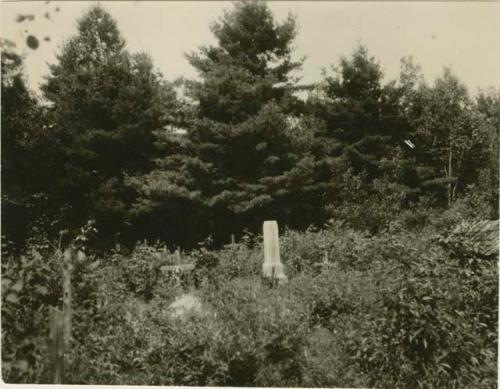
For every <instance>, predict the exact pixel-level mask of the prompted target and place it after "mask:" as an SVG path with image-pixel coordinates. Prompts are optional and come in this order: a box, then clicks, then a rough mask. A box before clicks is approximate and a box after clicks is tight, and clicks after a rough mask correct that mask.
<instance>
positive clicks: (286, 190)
mask: <svg viewBox="0 0 500 389" xmlns="http://www.w3.org/2000/svg"><path fill="white" fill-rule="evenodd" d="M211 29H212V33H213V34H214V36H215V38H216V44H215V45H213V46H205V47H202V48H200V49H199V50H198V51H196V52H193V53H190V54H188V55H187V58H188V60H189V62H190V64H191V65H192V66H193V67H194V68H195V69H196V70H197V71H198V75H199V77H198V78H197V79H196V80H183V81H180V82H179V81H178V82H175V83H172V82H169V81H167V80H166V79H165V78H164V77H163V76H162V75H161V74H160V73H159V72H158V71H157V70H156V69H155V67H154V63H153V60H152V59H151V58H150V57H149V56H148V55H147V54H144V53H137V54H135V53H130V52H129V51H128V50H127V48H126V45H125V41H124V39H123V38H122V37H121V34H120V32H119V30H118V26H117V25H116V23H115V21H114V20H113V18H112V17H111V16H110V15H109V14H108V13H107V12H106V11H105V10H104V9H103V8H101V7H100V6H97V7H93V8H91V9H90V10H89V11H88V12H87V13H86V14H85V15H84V16H83V17H82V18H81V19H80V20H79V23H78V32H77V34H76V35H75V36H73V37H71V38H70V39H69V40H67V41H66V43H65V44H64V46H63V47H62V49H61V51H60V53H59V55H58V57H57V62H56V63H55V64H53V65H51V67H50V74H49V75H48V76H47V77H46V80H45V82H44V84H43V86H42V88H41V89H42V97H41V98H40V99H38V98H36V97H35V96H34V94H33V93H32V92H31V91H29V90H28V87H27V85H26V81H25V78H24V76H23V73H22V58H21V57H20V56H19V55H17V54H16V53H14V52H13V51H9V50H6V49H2V227H3V228H2V234H4V235H5V237H6V238H7V240H10V241H12V242H14V246H16V247H21V246H22V245H23V244H24V242H25V240H26V239H27V238H28V237H29V236H32V235H33V234H36V233H43V234H46V235H47V236H48V237H49V238H50V239H58V237H59V234H60V232H61V231H63V230H67V231H68V232H69V233H68V234H66V235H65V236H67V237H70V238H71V237H73V235H74V233H75V231H78V228H79V227H80V226H81V225H83V224H84V223H86V222H87V221H88V220H95V222H96V227H97V230H98V235H99V239H98V240H97V241H99V242H100V243H99V245H100V246H99V247H97V248H99V249H105V248H109V247H112V246H114V245H115V244H116V243H121V244H125V245H127V246H133V245H134V244H135V242H136V241H138V240H140V239H144V238H149V239H156V238H158V239H160V240H162V241H164V242H166V243H167V244H169V245H171V246H173V245H180V246H182V247H186V248H189V247H193V245H195V244H196V243H197V242H199V241H201V240H203V239H204V238H206V237H207V236H209V235H211V236H212V237H213V238H214V241H215V243H216V244H223V243H226V242H227V241H228V240H229V239H230V238H229V236H230V234H236V236H237V237H238V236H241V235H242V234H243V232H244V231H245V230H248V231H256V230H257V229H258V228H260V225H261V222H262V220H265V219H276V220H278V221H279V222H280V225H281V226H287V227H289V228H292V229H299V230H302V229H305V228H307V227H308V226H310V225H316V226H321V225H323V224H324V223H325V222H327V221H328V220H330V219H332V218H333V219H341V220H345V221H346V222H347V223H349V224H350V225H351V227H353V228H355V229H358V230H367V231H369V232H371V233H375V232H378V231H380V230H383V229H384V228H388V227H389V225H391V223H395V222H398V223H403V224H404V226H405V227H407V228H418V227H419V226H422V225H423V224H425V222H426V220H427V219H428V218H429V217H431V215H432V214H433V213H434V212H440V211H442V210H444V209H450V208H456V210H457V212H459V213H462V214H463V216H467V213H470V214H471V215H474V216H475V217H477V218H498V163H497V162H498V137H499V128H500V91H499V90H497V89H493V88H491V89H490V90H486V91H481V92H480V93H479V94H478V95H477V96H476V97H471V96H470V95H469V93H468V91H467V89H466V87H465V86H464V84H463V83H461V82H460V80H459V79H458V78H457V77H456V76H455V75H453V74H452V73H451V72H450V71H449V70H448V69H445V70H444V71H443V73H442V75H441V76H440V77H439V78H438V79H436V80H435V81H434V82H433V83H428V82H426V81H425V80H424V79H423V76H422V74H421V72H420V70H419V67H418V66H416V65H415V64H414V63H413V62H412V60H411V59H408V58H405V59H403V60H402V61H401V72H400V75H399V77H398V79H396V80H386V79H385V78H384V75H383V72H382V70H381V66H380V64H379V62H378V61H377V60H376V59H375V58H374V57H372V56H371V55H370V54H369V52H368V49H367V48H366V47H363V46H359V47H356V48H355V49H354V51H353V53H351V54H350V55H348V56H346V57H342V58H341V59H340V61H339V62H338V64H337V65H336V66H332V67H331V70H329V71H326V72H325V73H324V76H323V80H322V81H321V82H319V83H318V84H317V85H313V86H305V85H302V84H300V69H301V65H302V63H303V59H298V60H296V59H294V55H293V50H292V48H293V42H294V38H295V37H296V34H297V25H296V21H295V19H294V18H293V17H292V16H289V17H288V18H287V19H286V20H284V21H282V22H277V21H276V20H275V19H274V18H273V15H272V13H271V11H270V10H269V8H268V7H267V6H266V4H265V3H262V2H242V3H236V4H235V5H234V7H233V8H232V9H231V10H229V11H227V12H226V13H225V14H224V15H223V16H222V17H221V18H220V19H218V20H217V21H215V22H214V23H213V25H212V27H211ZM332 60H335V59H334V58H332ZM299 96H307V97H306V98H302V97H299Z"/></svg>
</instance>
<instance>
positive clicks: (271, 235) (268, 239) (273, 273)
mask: <svg viewBox="0 0 500 389" xmlns="http://www.w3.org/2000/svg"><path fill="white" fill-rule="evenodd" d="M263 233H264V264H263V265H262V273H263V276H264V277H266V278H271V279H276V280H278V284H282V283H285V282H286V281H287V277H286V275H285V273H284V272H283V264H282V263H281V260H280V242H279V235H278V223H276V221H275V220H271V221H265V222H264V226H263Z"/></svg>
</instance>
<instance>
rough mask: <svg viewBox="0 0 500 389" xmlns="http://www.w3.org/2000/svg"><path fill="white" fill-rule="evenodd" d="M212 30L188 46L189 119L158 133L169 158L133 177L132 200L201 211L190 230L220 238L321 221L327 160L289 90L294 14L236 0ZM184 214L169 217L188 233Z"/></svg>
mask: <svg viewBox="0 0 500 389" xmlns="http://www.w3.org/2000/svg"><path fill="white" fill-rule="evenodd" d="M212 32H213V34H214V35H215V37H216V39H217V42H218V44H217V46H207V47H203V48H201V49H200V51H199V52H198V53H193V54H190V55H188V59H189V61H190V63H191V64H192V65H193V66H194V67H195V68H196V69H197V70H198V72H199V75H200V81H192V82H190V83H188V85H187V91H188V95H189V97H190V98H191V99H192V101H193V102H194V103H195V112H194V114H195V117H194V120H192V121H191V123H189V125H188V126H187V134H186V135H185V136H179V135H173V136H172V135H170V136H169V135H168V134H160V137H161V138H162V139H164V140H165V144H166V146H165V148H166V149H168V157H167V158H165V159H163V160H161V161H160V162H159V163H158V165H157V169H156V170H154V171H153V172H152V173H151V174H149V175H148V176H145V177H142V179H139V180H136V181H134V185H135V186H136V187H137V188H138V189H139V191H140V192H141V193H142V194H143V200H142V203H139V204H138V206H139V207H141V205H142V206H143V210H144V211H149V212H157V211H158V209H164V212H165V214H169V215H171V212H172V211H171V209H172V206H174V204H175V207H180V208H181V209H183V210H184V212H183V213H184V214H185V215H188V214H189V215H190V216H189V219H187V220H186V221H188V220H189V222H190V223H191V222H192V219H191V217H192V215H193V213H198V214H199V215H200V218H201V220H200V222H199V228H200V230H199V233H198V234H197V235H195V236H193V237H192V238H195V237H196V238H200V237H202V236H203V235H204V234H208V233H211V234H213V235H214V236H215V237H216V238H217V239H216V240H218V241H221V240H226V241H227V239H228V237H229V234H230V233H231V232H239V231H241V230H243V229H244V228H248V229H251V230H254V229H257V228H260V225H261V223H262V221H263V220H265V219H268V218H276V219H278V220H280V222H282V223H283V224H284V225H289V226H291V227H298V228H300V227H305V226H307V225H308V224H310V223H312V222H313V221H320V220H321V216H322V214H321V213H322V211H323V209H322V202H321V201H319V200H320V199H321V197H324V193H325V190H324V183H321V182H320V180H318V178H320V177H321V178H323V176H325V172H324V170H325V169H324V161H318V160H317V155H318V150H319V149H318V147H316V150H313V148H312V147H313V144H317V142H318V141H317V139H315V138H314V136H313V134H314V131H320V129H319V128H318V129H317V130H315V127H314V126H316V125H317V124H316V123H315V121H314V120H308V119H307V118H306V117H305V116H301V113H302V111H303V109H302V108H303V105H304V104H303V102H301V101H300V100H299V99H298V98H297V97H296V96H295V95H294V92H295V91H296V90H298V89H300V86H299V85H298V78H297V77H296V76H295V75H294V71H296V70H298V69H300V66H301V63H302V61H294V60H293V59H292V46H291V44H292V42H293V39H294V38H295V35H296V25H295V19H294V18H293V17H292V16H289V17H288V18H287V19H286V20H285V21H284V22H282V23H277V22H276V21H275V20H274V18H273V16H272V14H271V11H270V10H269V8H268V7H267V5H266V4H265V3H263V2H258V1H253V2H238V3H235V4H234V8H233V9H232V10H230V11H227V12H226V13H225V14H224V16H223V17H222V18H220V19H219V20H218V21H216V22H215V23H214V24H213V25H212ZM305 122H308V124H309V125H310V124H313V127H308V128H306V127H305V126H304V123H305ZM169 138H170V139H169ZM309 138H311V139H309ZM315 152H316V155H315V154H314V153H315ZM167 203H168V204H167ZM165 208H170V211H167V210H165ZM182 217H184V216H182ZM182 217H177V218H176V219H174V220H175V221H176V222H177V221H180V224H181V225H183V227H181V229H182V231H184V232H185V233H186V234H189V232H188V231H187V230H188V229H192V226H186V225H185V223H183V221H182V220H179V219H182ZM176 228H178V227H176ZM173 233H174V234H175V232H173ZM192 238H191V239H192Z"/></svg>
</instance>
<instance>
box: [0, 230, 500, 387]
mask: <svg viewBox="0 0 500 389" xmlns="http://www.w3.org/2000/svg"><path fill="white" fill-rule="evenodd" d="M448 230H449V229H442V231H443V234H444V237H445V238H446V234H447V231H448ZM435 231H436V226H431V227H430V228H428V229H423V230H420V231H419V232H418V233H415V232H407V231H404V230H403V231H399V232H395V231H394V230H393V231H388V232H381V233H379V234H377V235H369V234H368V233H362V232H359V231H355V230H352V229H349V228H348V227H346V226H345V225H342V224H340V223H332V224H331V225H330V226H328V228H325V229H323V230H321V231H314V230H308V231H306V232H304V233H298V232H293V231H287V232H286V233H285V234H283V235H282V237H281V250H282V259H283V262H284V264H285V269H286V270H285V271H286V273H287V275H288V277H289V282H288V284H287V285H284V286H281V287H279V288H269V287H268V286H266V285H265V284H263V283H262V282H261V281H260V278H259V274H260V270H261V264H262V246H261V244H260V243H259V241H258V239H257V240H255V241H253V242H250V241H249V240H247V241H243V242H240V243H238V244H234V245H229V246H227V247H225V248H223V249H221V250H211V249H209V248H208V247H206V246H202V247H200V249H199V250H196V251H193V252H191V253H190V254H189V255H188V256H187V261H189V262H192V263H194V264H195V269H194V270H193V272H192V275H191V278H190V279H187V280H184V281H185V283H183V282H182V280H181V279H180V278H179V275H176V274H175V273H166V274H164V273H162V272H159V271H158V268H159V264H161V263H164V262H162V260H161V259H159V258H161V255H159V253H161V252H164V250H163V248H161V247H153V246H148V245H145V244H143V245H140V246H138V247H137V248H136V249H135V250H134V252H133V253H131V254H127V255H125V254H122V253H119V252H115V253H113V254H111V255H110V256H109V257H108V258H102V259H100V260H94V259H88V260H87V261H85V262H82V263H81V264H80V265H79V273H78V276H76V277H75V284H74V288H75V296H76V298H75V318H76V319H75V320H74V338H75V339H74V340H73V348H72V350H71V353H70V355H69V366H70V368H69V372H68V379H69V381H70V382H71V383H79V384H131V385H135V384H137V385H138V384H149V385H217V386H225V385H230V386H307V387H346V386H347V387H360V386H363V387H367V386H368V387H399V388H412V387H415V388H420V387H422V388H423V387H485V388H486V387H492V386H494V384H495V381H496V358H497V355H496V350H497V319H498V311H497V307H498V274H497V262H496V261H495V259H485V258H476V257H474V256H473V254H472V253H471V252H470V251H466V252H463V253H462V254H463V255H457V252H456V250H457V247H462V246H460V245H458V246H457V245H454V246H453V250H450V247H449V246H446V245H442V244H441V242H443V241H446V239H443V238H442V239H438V237H437V236H436V234H435ZM51 253H53V251H51V250H50V249H47V248H45V249H42V248H40V247H38V248H34V249H33V250H31V251H28V252H27V253H26V254H25V256H24V257H23V258H24V259H19V258H14V257H12V258H7V260H6V261H5V260H4V261H3V262H2V287H3V290H2V292H3V293H2V303H3V304H2V345H3V346H2V347H3V350H2V351H3V352H2V355H3V362H4V363H3V377H4V379H5V380H6V381H7V382H48V381H47V380H48V379H49V378H48V375H47V374H48V370H47V369H48V367H47V362H46V361H45V360H46V358H45V353H46V346H45V345H44V344H45V343H44V342H45V341H46V336H47V323H46V318H47V316H46V315H47V311H46V307H47V306H48V305H58V304H59V303H60V301H59V298H60V295H59V293H60V285H61V284H60V276H59V274H60V272H59V270H58V267H57V266H59V265H57V258H56V257H54V256H53V255H52V254H51ZM325 253H326V254H327V257H328V262H326V261H325ZM464 258H466V260H464ZM188 284H190V285H191V286H190V288H191V289H190V290H191V291H190V293H191V294H192V295H194V296H196V297H197V298H199V299H200V301H201V304H202V310H201V311H199V312H193V313H191V314H187V315H185V316H180V317H174V316H173V315H172V314H171V311H170V310H169V305H170V303H171V302H172V301H173V300H174V299H175V298H176V296H179V295H181V294H182V293H186V292H187V290H188V289H189V288H187V287H188ZM195 287H196V288H195ZM21 340H23V342H24V343H23V342H21ZM42 344H43V345H42ZM19 361H21V362H19Z"/></svg>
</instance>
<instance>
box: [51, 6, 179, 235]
mask: <svg viewBox="0 0 500 389" xmlns="http://www.w3.org/2000/svg"><path fill="white" fill-rule="evenodd" d="M42 90H43V92H44V96H45V98H46V99H47V100H48V101H49V102H50V103H51V105H50V106H51V109H50V113H49V115H50V119H51V121H52V123H53V126H54V128H55V129H54V132H55V133H57V138H58V140H59V141H60V143H61V157H60V158H61V167H60V169H59V171H58V172H56V174H58V175H59V176H58V178H57V179H56V180H55V186H56V187H55V189H54V197H55V201H56V202H58V203H59V204H62V203H64V202H67V204H68V207H69V211H68V213H67V218H66V220H65V222H66V223H69V224H70V225H76V224H78V223H81V222H82V221H83V220H85V219H88V218H90V217H93V218H96V219H97V221H98V223H99V224H98V227H100V230H101V232H103V233H108V234H111V233H115V232H120V230H121V225H122V223H123V221H124V219H125V218H126V211H127V209H128V205H127V204H129V203H130V201H132V199H133V193H130V190H129V189H127V188H126V187H125V186H124V185H123V179H124V177H125V176H126V175H127V174H137V173H144V172H146V171H148V170H149V169H150V168H151V166H152V165H151V160H152V158H154V156H155V147H154V135H153V132H154V131H156V130H159V129H161V128H162V127H163V126H164V125H165V123H166V119H165V114H166V112H168V108H169V107H170V106H171V105H172V104H173V101H174V98H175V96H174V94H173V91H172V90H171V88H170V87H169V86H168V85H167V84H165V83H164V82H163V80H162V76H161V74H159V73H158V72H157V71H155V69H154V66H153V63H152V61H151V59H150V58H149V57H148V56H147V55H145V54H134V55H132V54H130V53H129V52H128V51H126V49H125V42H124V40H123V38H122V37H121V35H120V32H119V30H118V28H117V26H116V22H115V21H114V20H113V19H112V17H111V16H110V15H109V14H108V13H107V12H106V11H105V10H104V9H103V8H101V7H100V6H96V7H93V8H91V9H90V10H89V11H88V12H87V13H86V14H85V15H84V16H83V17H82V18H81V19H80V20H79V23H78V34H77V35H76V36H74V37H73V38H71V39H70V40H69V41H68V42H67V43H66V44H65V45H64V47H63V49H62V52H61V53H60V54H59V56H58V63H57V64H55V65H51V67H50V75H49V76H48V77H47V80H46V83H45V84H44V85H43V86H42Z"/></svg>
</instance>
